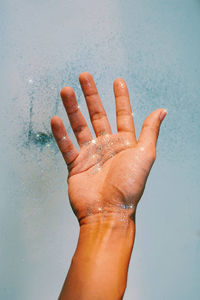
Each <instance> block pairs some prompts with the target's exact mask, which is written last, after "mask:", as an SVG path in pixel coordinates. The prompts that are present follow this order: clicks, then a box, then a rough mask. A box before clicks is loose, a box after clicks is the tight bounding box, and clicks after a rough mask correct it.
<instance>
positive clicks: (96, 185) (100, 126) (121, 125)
mask: <svg viewBox="0 0 200 300" xmlns="http://www.w3.org/2000/svg"><path fill="white" fill-rule="evenodd" d="M79 80H80V84H81V88H82V91H83V93H84V96H85V99H86V103H87V106H88V110H89V114H90V119H91V122H92V126H93V128H94V131H95V134H96V139H94V138H93V137H92V134H91V132H90V130H89V128H88V126H87V123H86V121H85V119H84V117H83V115H82V113H81V111H80V109H79V106H78V103H77V100H76V96H75V93H74V91H73V89H72V88H71V87H65V88H63V89H62V90H61V97H62V100H63V104H64V107H65V109H66V112H67V114H68V118H69V121H70V124H71V127H72V129H73V131H74V134H75V136H76V139H77V141H78V144H79V146H80V151H79V152H78V151H77V149H76V148H75V146H74V145H73V143H72V142H71V140H70V139H69V137H68V136H67V133H66V130H65V127H64V124H63V122H62V120H61V119H60V118H59V117H57V116H54V117H53V118H52V119H51V127H52V132H53V135H54V137H55V139H56V142H57V144H58V147H59V149H60V151H61V153H62V155H63V157H64V159H65V161H66V163H67V166H68V170H69V175H68V193H69V199H70V203H71V205H72V208H73V210H74V212H75V214H76V215H77V218H78V220H79V221H80V220H83V219H84V218H85V217H87V216H89V215H94V214H97V213H103V214H104V213H107V212H114V211H122V210H130V211H132V212H134V210H135V207H136V205H137V203H138V201H139V200H140V198H141V196H142V193H143V191H144V187H145V183H146V180H147V177H148V174H149V171H150V169H151V167H152V165H153V162H154V160H155V158H156V142H157V138H158V134H159V129H160V124H161V122H162V120H163V119H164V117H165V115H166V111H165V110H163V109H157V110H156V111H154V112H152V113H151V114H150V115H149V116H148V117H147V118H146V119H145V121H144V123H143V127H142V130H141V133H140V136H139V139H138V141H137V140H136V135H135V128H134V122H133V115H132V110H131V106H130V101H129V94H128V89H127V86H126V83H125V82H124V80H123V79H121V78H118V79H116V80H115V81H114V84H113V88H114V94H115V102H116V115H117V131H118V132H117V133H116V134H112V131H111V128H110V125H109V122H108V119H107V116H106V112H105V110H104V108H103V105H102V102H101V100H100V97H99V95H98V92H97V88H96V85H95V83H94V80H93V78H92V76H91V74H89V73H87V72H84V73H81V75H80V76H79Z"/></svg>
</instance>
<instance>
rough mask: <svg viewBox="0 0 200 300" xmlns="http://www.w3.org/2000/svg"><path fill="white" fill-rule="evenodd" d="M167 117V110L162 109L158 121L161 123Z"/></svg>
mask: <svg viewBox="0 0 200 300" xmlns="http://www.w3.org/2000/svg"><path fill="white" fill-rule="evenodd" d="M166 115H167V110H166V109H162V110H161V112H160V121H161V122H162V121H163V120H164V118H165V117H166Z"/></svg>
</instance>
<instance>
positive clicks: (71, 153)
mask: <svg viewBox="0 0 200 300" xmlns="http://www.w3.org/2000/svg"><path fill="white" fill-rule="evenodd" d="M51 129H52V133H53V135H54V137H55V140H56V142H57V145H58V147H59V149H60V151H61V153H62V155H63V158H64V160H65V161H66V163H67V164H70V163H72V162H73V161H74V160H75V159H76V157H77V156H78V155H79V153H78V151H77V150H76V148H75V146H74V145H73V143H72V141H71V140H70V139H69V137H68V136H67V132H66V130H65V126H64V124H63V122H62V120H61V119H60V118H59V117H57V116H54V117H53V118H52V119H51Z"/></svg>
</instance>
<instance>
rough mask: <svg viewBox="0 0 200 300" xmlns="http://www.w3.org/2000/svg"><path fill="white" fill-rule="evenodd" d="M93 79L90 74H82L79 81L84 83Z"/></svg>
mask: <svg viewBox="0 0 200 300" xmlns="http://www.w3.org/2000/svg"><path fill="white" fill-rule="evenodd" d="M90 79H92V75H91V74H90V73H89V72H82V73H81V74H80V75H79V81H80V82H83V81H84V80H90Z"/></svg>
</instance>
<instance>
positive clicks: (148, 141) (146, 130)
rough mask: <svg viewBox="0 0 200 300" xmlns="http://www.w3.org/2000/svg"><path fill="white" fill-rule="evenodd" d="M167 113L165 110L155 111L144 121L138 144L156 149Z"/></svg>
mask: <svg viewBox="0 0 200 300" xmlns="http://www.w3.org/2000/svg"><path fill="white" fill-rule="evenodd" d="M166 114H167V111H166V110H165V109H163V108H160V109H157V110H155V111H153V112H152V113H151V114H150V115H149V116H148V117H147V118H146V119H145V121H144V123H143V126H142V130H141V133H140V136H139V140H138V144H142V145H143V146H146V147H148V146H153V148H154V149H155V147H156V143H157V140H158V135H159V130H160V125H161V123H162V120H163V119H164V118H165V116H166Z"/></svg>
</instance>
